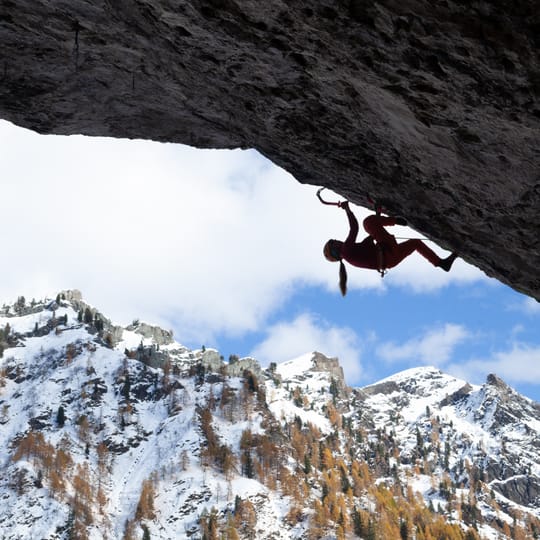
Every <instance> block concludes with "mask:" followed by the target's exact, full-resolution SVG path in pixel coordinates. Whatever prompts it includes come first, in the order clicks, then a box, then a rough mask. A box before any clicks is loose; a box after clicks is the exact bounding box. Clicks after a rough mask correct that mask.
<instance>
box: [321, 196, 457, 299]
mask: <svg viewBox="0 0 540 540" xmlns="http://www.w3.org/2000/svg"><path fill="white" fill-rule="evenodd" d="M319 198H320V197H319ZM333 204H335V205H336V206H339V207H340V208H343V210H345V212H346V213H347V217H348V219H349V227H350V231H349V235H348V236H347V238H346V240H345V241H344V242H342V241H340V240H328V242H326V244H325V246H324V256H325V257H326V259H327V260H329V261H331V262H338V261H339V263H340V266H339V288H340V289H341V294H343V296H345V294H346V293H347V271H346V269H345V265H344V264H343V261H344V260H345V261H347V262H348V263H350V264H352V265H353V266H358V267H359V268H371V269H374V270H378V271H379V273H380V274H381V276H384V274H385V273H386V270H387V269H388V268H393V267H394V266H396V265H398V264H399V263H400V262H401V261H402V260H403V259H405V257H408V256H409V255H410V254H411V253H413V252H414V251H418V253H420V255H422V256H423V257H425V258H426V259H427V260H428V261H429V262H430V263H431V264H432V265H433V266H438V267H439V268H442V269H443V270H445V271H446V272H448V271H449V270H450V268H451V267H452V264H453V262H454V261H455V260H456V258H457V254H456V253H452V254H451V255H449V256H448V257H446V258H445V259H441V258H440V257H439V256H438V255H437V254H436V253H435V252H434V251H432V250H431V249H430V248H429V247H428V246H426V244H424V242H422V240H420V239H417V238H414V239H410V240H406V241H405V242H401V243H400V244H398V243H397V242H396V238H395V237H394V236H392V235H391V234H390V233H388V232H387V231H386V229H385V228H384V227H388V226H392V225H407V222H406V221H405V219H404V218H402V217H386V216H381V215H379V213H377V214H376V215H371V216H368V217H367V218H366V219H364V223H363V225H364V229H365V230H366V232H367V233H368V235H369V236H367V237H366V238H365V239H364V240H363V241H362V242H360V243H358V242H356V237H357V235H358V220H357V219H356V216H355V215H354V214H353V213H352V211H351V209H350V208H349V202H348V201H344V202H340V203H333Z"/></svg>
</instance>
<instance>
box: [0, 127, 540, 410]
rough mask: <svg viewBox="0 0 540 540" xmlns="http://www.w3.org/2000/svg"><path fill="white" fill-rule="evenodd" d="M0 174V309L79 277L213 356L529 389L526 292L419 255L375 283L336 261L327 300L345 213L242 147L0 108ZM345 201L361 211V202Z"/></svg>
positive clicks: (109, 300)
mask: <svg viewBox="0 0 540 540" xmlns="http://www.w3.org/2000/svg"><path fill="white" fill-rule="evenodd" d="M0 174H1V176H0V178H1V184H0V185H1V193H2V195H1V199H0V200H1V223H2V227H1V229H0V242H1V245H2V251H1V254H2V257H3V264H2V279H1V280H0V304H3V303H4V302H5V303H10V302H12V301H14V300H15V299H16V298H17V297H18V296H21V295H23V296H25V297H26V298H27V299H31V298H36V299H41V298H44V297H54V296H56V294H57V293H58V292H59V291H61V290H64V289H79V290H81V291H82V293H83V297H84V299H85V300H86V301H87V302H88V303H89V304H91V305H93V306H95V307H97V308H98V309H99V310H100V311H101V312H102V313H103V314H104V315H105V316H107V317H109V318H110V319H112V320H113V321H114V322H115V323H118V324H122V325H127V324H129V323H131V322H132V321H133V320H135V319H140V320H144V321H146V322H148V323H150V324H157V325H160V326H162V327H163V328H165V329H168V330H172V331H173V332H174V336H175V339H176V341H178V342H179V343H182V344H183V345H185V346H187V347H189V348H193V349H198V348H200V347H201V346H203V345H204V346H205V347H207V348H215V349H218V350H219V351H220V354H222V355H223V356H224V357H225V359H227V358H228V357H229V355H231V354H236V355H238V356H240V357H245V356H253V357H254V358H256V359H257V360H259V362H260V363H261V364H262V365H264V366H265V365H268V364H269V363H270V362H277V363H279V362H283V361H286V360H289V359H292V358H295V357H297V356H300V355H302V354H304V353H306V352H310V351H314V350H317V351H320V352H322V353H324V354H326V355H328V356H337V357H338V358H339V360H340V363H341V365H342V366H343V369H344V372H345V377H346V381H347V383H348V384H349V385H351V386H357V387H361V386H365V385H368V384H372V383H374V382H376V381H378V380H380V379H382V378H384V377H387V376H389V375H392V374H394V373H397V372H399V371H401V370H403V369H408V368H410V367H416V366H421V365H433V366H436V367H438V368H440V369H441V370H442V371H444V372H446V373H449V374H451V375H454V376H457V377H459V378H462V379H465V380H467V381H469V382H471V383H474V384H482V383H483V382H485V379H486V377H487V375H488V374H489V373H496V374H497V375H499V376H500V377H501V378H502V379H503V380H505V381H506V382H507V383H508V384H510V385H511V386H512V387H514V388H516V389H517V390H518V391H520V392H522V393H524V394H525V395H527V396H528V397H530V398H532V399H535V400H537V401H540V333H539V332H538V328H539V323H540V304H539V303H537V302H536V301H535V300H533V299H531V298H528V297H526V296H524V295H521V294H519V293H517V292H515V291H513V290H512V289H511V288H509V287H507V286H506V285H503V284H501V283H499V282H497V281H496V280H493V279H490V278H488V277H486V275H485V274H484V273H483V272H481V271H480V270H478V269H477V268H475V267H473V266H471V265H469V264H467V263H465V262H464V261H463V260H461V259H458V260H457V261H456V262H455V264H454V266H453V268H452V271H451V272H449V273H446V272H443V271H442V270H441V269H438V268H435V267H432V266H431V265H430V264H429V263H428V262H427V261H426V260H425V259H423V258H422V257H420V256H419V255H417V254H413V255H412V256H411V257H409V258H407V259H406V260H405V261H404V262H403V263H401V264H400V265H399V266H398V267H396V268H394V269H392V270H390V271H389V272H388V274H387V275H386V276H385V277H384V279H381V277H380V276H379V274H378V273H377V272H375V271H369V270H363V269H358V268H353V267H351V266H348V274H349V292H348V294H347V296H346V297H342V296H341V293H340V292H339V288H338V265H337V264H332V263H329V262H328V261H326V260H325V259H324V258H323V256H322V247H323V245H324V243H325V242H326V240H327V239H329V238H338V239H344V238H345V237H346V235H347V232H348V224H347V218H346V216H345V214H344V212H343V210H340V209H338V208H336V207H331V206H324V205H322V204H320V203H319V201H318V200H317V198H316V196H315V195H316V191H317V186H309V185H302V184H300V183H299V182H297V181H296V180H295V179H294V178H293V177H292V176H291V175H290V174H289V173H287V172H286V171H284V170H282V169H280V168H278V167H276V166H275V165H273V164H272V163H271V162H269V161H268V160H267V159H265V158H264V157H263V156H261V155H260V154H259V153H258V152H256V151H255V150H200V149H195V148H191V147H187V146H183V145H178V144H163V143H156V142H151V141H141V140H123V139H110V138H90V137H83V136H78V135H77V136H70V137H63V136H50V135H49V136H43V135H38V134H36V133H33V132H31V131H28V130H25V129H22V128H19V127H16V126H14V125H13V124H10V123H8V122H5V121H1V120H0ZM325 196H326V197H327V198H329V199H332V200H340V199H341V198H340V197H339V196H338V195H336V194H332V193H331V192H329V191H327V192H325ZM351 208H352V209H353V211H354V212H355V214H356V215H357V217H358V219H359V221H360V222H361V220H362V219H363V217H365V216H366V215H369V213H370V211H369V210H366V209H363V208H360V207H357V206H354V205H351ZM391 232H392V233H393V234H395V235H396V236H397V237H400V238H401V237H403V238H409V237H422V235H421V234H420V233H417V232H416V231H414V230H412V229H410V228H408V227H394V228H392V230H391ZM429 245H430V246H431V247H432V248H433V249H434V250H435V251H436V252H437V253H439V254H440V255H442V256H443V255H447V254H448V253H447V252H445V251H444V250H442V249H440V248H439V247H438V246H436V245H435V244H434V243H433V242H430V241H429Z"/></svg>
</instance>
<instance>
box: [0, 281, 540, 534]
mask: <svg viewBox="0 0 540 540" xmlns="http://www.w3.org/2000/svg"><path fill="white" fill-rule="evenodd" d="M0 355H1V357H0V443H1V444H0V501H1V505H0V539H1V538H6V539H7V538H9V539H50V540H52V539H58V540H60V539H75V538H76V539H84V538H91V539H102V538H109V539H126V540H127V539H141V538H143V539H147V538H152V539H177V538H178V539H182V538H193V539H203V538H204V539H214V538H225V539H236V538H257V539H258V538H261V539H276V540H277V539H292V538H313V539H316V538H364V539H366V540H367V539H370V540H373V539H379V540H386V539H388V540H393V539H394V538H395V539H412V538H416V539H417V540H422V539H424V540H427V539H438V538H441V539H442V538H448V539H454V538H455V539H467V540H471V539H479V538H485V539H489V540H495V539H505V538H514V539H520V538H521V539H527V538H536V537H537V535H538V534H539V533H540V510H539V507H540V457H539V456H538V449H539V448H540V406H539V405H538V404H536V403H534V402H532V401H530V400H528V399H527V398H525V397H523V396H521V395H519V394H518V393H516V392H515V391H514V390H512V389H511V388H510V387H508V386H507V385H506V384H505V383H504V382H503V381H501V380H500V379H498V378H497V377H496V376H494V375H491V376H490V377H488V380H487V381H486V384H484V385H482V386H473V385H470V384H468V383H466V382H465V381H460V380H458V379H455V378H453V377H450V376H448V375H445V374H443V373H441V372H440V371H438V370H436V369H434V368H418V369H415V370H408V371H405V372H402V373H399V374H397V375H395V376H393V377H390V378H388V379H385V380H383V381H380V382H379V383H377V384H375V385H371V386H369V387H366V388H362V389H352V388H349V387H348V386H347V385H346V383H345V380H344V378H343V372H342V370H341V367H340V366H339V362H338V360H337V359H335V358H334V359H332V358H327V357H325V356H323V355H321V354H319V353H309V354H306V355H304V356H302V357H300V358H297V359H294V360H291V361H289V362H285V363H282V364H278V365H276V364H271V365H270V366H269V367H268V368H265V369H263V368H261V366H259V364H258V363H257V362H256V360H255V359H251V358H244V359H239V358H236V357H231V358H229V361H228V362H225V361H224V359H223V358H222V357H221V356H220V354H219V352H218V351H215V350H210V349H208V350H188V349H187V348H185V347H183V346H182V345H180V344H179V343H177V342H175V341H174V339H173V336H172V335H171V334H170V333H169V332H166V331H163V330H162V329H160V328H158V327H154V326H151V325H148V324H145V323H140V322H138V321H134V323H133V324H132V325H130V326H128V327H127V328H121V327H119V326H115V325H114V324H113V323H112V322H111V321H109V320H108V319H107V318H106V317H105V316H103V315H102V314H101V313H99V311H98V310H96V309H95V308H93V307H92V306H89V305H88V304H86V303H85V302H84V301H83V300H82V298H81V295H80V293H78V292H77V291H64V292H63V293H60V294H59V295H58V296H57V298H56V300H45V301H39V302H36V301H32V302H30V303H29V302H27V301H25V300H24V299H23V298H22V297H21V298H20V299H19V300H18V301H17V302H16V303H15V304H14V305H11V306H6V305H4V307H3V308H2V309H1V310H0Z"/></svg>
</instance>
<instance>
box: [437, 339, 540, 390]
mask: <svg viewBox="0 0 540 540" xmlns="http://www.w3.org/2000/svg"><path fill="white" fill-rule="evenodd" d="M447 370H448V372H449V373H452V374H454V375H456V376H459V377H462V378H464V379H466V380H468V381H472V382H476V383H481V382H484V381H485V378H486V377H487V375H489V374H490V373H495V374H496V375H498V376H499V377H501V378H502V379H503V380H504V381H506V382H508V383H510V384H517V383H530V384H538V383H540V346H538V345H530V344H524V343H514V344H512V345H511V347H510V348H509V349H508V350H505V351H498V352H495V353H494V354H493V355H492V356H491V357H490V358H488V359H472V360H469V361H467V362H463V363H460V364H450V365H448V367H447Z"/></svg>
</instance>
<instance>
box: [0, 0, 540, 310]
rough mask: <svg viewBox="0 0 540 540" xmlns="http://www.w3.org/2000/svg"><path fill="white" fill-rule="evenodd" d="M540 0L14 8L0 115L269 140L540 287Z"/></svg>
mask: <svg viewBox="0 0 540 540" xmlns="http://www.w3.org/2000/svg"><path fill="white" fill-rule="evenodd" d="M539 36H540V12H539V11H538V4H537V2H536V1H534V0H515V1H513V2H507V1H503V0H483V1H479V2H474V3H469V2H461V1H458V0H439V1H427V0H400V1H399V2H396V1H394V0H381V1H378V2H370V1H366V0H319V1H317V2H307V1H303V0H298V1H296V2H284V1H283V0H268V1H266V2H262V3H261V2H260V1H258V0H242V1H240V0H194V1H192V2H173V1H172V0H117V1H114V2H112V1H109V0H97V1H95V2H85V1H83V0H72V1H70V2H48V1H45V0H32V1H29V0H18V1H17V2H14V1H12V0H4V1H2V2H1V4H0V44H1V50H2V57H1V62H0V79H1V84H0V118H3V119H7V120H10V121H12V122H14V123H16V124H18V125H21V126H25V127H28V128H31V129H33V130H36V131H38V132H41V133H56V134H73V133H83V134H86V135H102V136H112V137H131V138H147V139H154V140H158V141H170V142H179V143H185V144H190V145H194V146H198V147H219V148H232V147H242V148H247V147H254V148H256V149H258V150H259V151H260V152H261V153H262V154H264V155H266V156H267V157H269V158H270V159H271V160H272V161H274V162H275V163H276V164H278V165H280V166H282V167H284V168H285V169H287V170H288V171H289V172H291V173H292V174H293V175H294V176H295V177H296V179H297V180H298V181H300V182H305V183H312V184H316V185H324V186H327V187H330V188H332V189H334V190H336V191H337V192H339V193H341V194H342V195H343V196H345V197H347V198H349V199H350V200H352V201H354V202H359V203H361V202H362V201H363V200H364V197H365V193H366V192H369V193H370V194H371V196H372V197H375V198H379V199H384V200H385V201H386V204H387V207H388V208H389V209H390V210H392V211H394V212H399V213H400V214H403V215H405V216H407V217H408V219H409V222H410V223H411V224H412V225H413V226H414V227H415V228H416V229H417V230H419V231H421V232H422V233H424V234H426V235H427V236H429V237H430V238H432V239H434V240H436V241H437V242H438V243H439V244H440V245H442V246H443V247H446V248H448V249H452V250H457V251H458V252H459V253H460V255H461V256H462V257H463V258H464V259H466V260H467V261H469V262H471V263H473V264H475V265H477V266H479V267H480V268H481V269H483V270H484V271H485V272H486V273H487V274H488V275H491V276H494V277H496V278H498V279H500V280H501V281H503V282H505V283H507V284H509V285H511V286H512V287H514V288H515V289H517V290H519V291H522V292H524V293H526V294H529V295H531V296H533V297H535V298H536V299H537V300H538V299H540V273H539V272H538V269H539V268H540V248H539V247H538V246H539V244H538V233H539V231H540V212H538V209H539V208H540V166H539V165H540V144H539V143H540V102H539V93H540V59H539V45H540V37H539Z"/></svg>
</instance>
